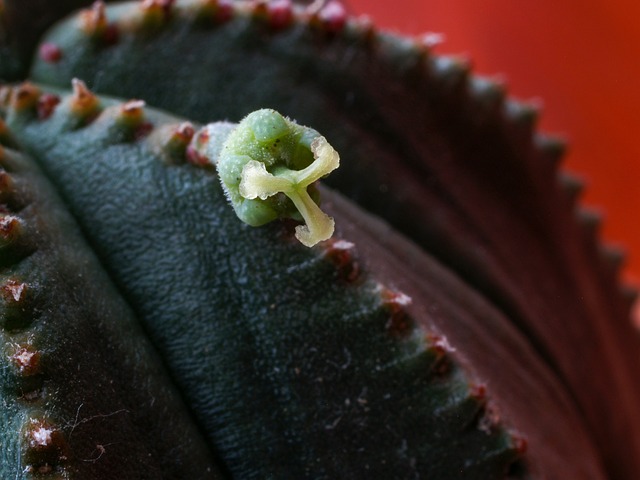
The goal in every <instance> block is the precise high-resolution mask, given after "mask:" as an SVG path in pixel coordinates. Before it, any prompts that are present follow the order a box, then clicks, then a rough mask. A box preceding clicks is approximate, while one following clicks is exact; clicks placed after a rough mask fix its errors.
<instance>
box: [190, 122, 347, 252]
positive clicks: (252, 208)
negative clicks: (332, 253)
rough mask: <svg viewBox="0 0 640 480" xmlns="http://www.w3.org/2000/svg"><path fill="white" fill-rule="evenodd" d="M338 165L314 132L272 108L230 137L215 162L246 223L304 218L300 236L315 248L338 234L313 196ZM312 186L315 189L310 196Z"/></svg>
mask: <svg viewBox="0 0 640 480" xmlns="http://www.w3.org/2000/svg"><path fill="white" fill-rule="evenodd" d="M202 153H203V154H206V150H205V151H204V152H202ZM339 161H340V159H339V156H338V153H337V152H336V151H335V150H334V149H333V148H332V147H331V145H329V143H328V142H327V140H326V139H325V138H324V137H322V136H321V135H320V134H319V133H318V132H316V131H315V130H312V129H310V128H306V127H301V126H299V125H297V124H296V123H294V122H291V121H290V120H287V119H285V118H284V117H283V116H282V115H280V114H279V113H277V112H275V111H273V110H259V111H256V112H253V113H251V114H250V115H248V116H247V117H246V118H245V119H244V120H242V122H240V124H239V125H238V127H237V128H236V129H235V130H234V131H233V132H232V133H231V134H230V135H229V137H228V138H227V140H226V142H225V144H224V146H223V147H222V151H221V152H220V156H219V158H218V159H217V160H216V161H215V164H216V167H217V170H218V174H219V175H220V180H221V182H222V185H223V187H224V189H225V192H226V193H227V196H228V198H229V200H230V201H231V204H232V205H233V208H234V210H235V211H236V214H237V215H238V217H239V218H240V219H241V220H242V221H243V222H245V223H248V224H249V225H253V226H259V225H263V224H265V223H268V222H270V221H272V220H274V219H276V218H287V217H289V218H299V217H302V219H303V220H304V221H305V223H306V225H305V226H299V227H296V237H297V238H298V240H300V242H301V243H302V244H304V245H306V246H307V247H311V246H313V245H315V244H317V243H318V242H320V241H323V240H328V239H329V238H330V237H331V235H332V234H333V230H334V222H333V219H332V218H330V217H329V216H328V215H326V214H325V213H323V212H322V211H321V210H320V209H319V208H318V206H317V204H316V201H315V200H314V199H313V198H312V195H313V196H315V197H317V193H316V190H315V188H314V186H313V184H314V183H315V182H316V181H318V180H319V179H320V178H322V177H324V176H326V175H328V174H329V173H330V172H332V171H333V170H335V169H336V168H338V165H339ZM308 188H313V192H312V193H311V194H310V193H309V192H308V191H307V189H308ZM278 194H284V195H285V196H286V197H287V198H288V199H289V200H290V202H287V201H286V200H284V199H283V198H282V197H281V195H278Z"/></svg>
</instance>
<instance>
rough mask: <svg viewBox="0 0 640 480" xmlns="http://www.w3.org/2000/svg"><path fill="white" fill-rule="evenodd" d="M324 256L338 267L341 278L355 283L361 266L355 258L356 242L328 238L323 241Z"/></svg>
mask: <svg viewBox="0 0 640 480" xmlns="http://www.w3.org/2000/svg"><path fill="white" fill-rule="evenodd" d="M323 246H324V256H325V257H326V258H328V259H329V260H330V261H331V262H332V263H333V264H334V265H335V267H336V271H337V273H338V276H339V277H340V279H342V280H344V281H346V282H348V283H353V282H355V281H356V280H357V279H358V276H359V274H360V266H359V265H358V262H357V261H356V260H355V259H354V255H353V253H354V244H353V243H351V242H348V241H346V240H333V239H331V240H327V241H326V242H324V243H323Z"/></svg>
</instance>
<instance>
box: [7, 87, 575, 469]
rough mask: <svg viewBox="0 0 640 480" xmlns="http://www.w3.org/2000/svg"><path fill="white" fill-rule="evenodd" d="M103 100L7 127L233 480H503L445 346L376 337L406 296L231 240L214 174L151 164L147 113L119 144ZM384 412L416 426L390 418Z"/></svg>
mask: <svg viewBox="0 0 640 480" xmlns="http://www.w3.org/2000/svg"><path fill="white" fill-rule="evenodd" d="M68 103H69V100H68V99H67V98H63V99H62V101H61V103H60V105H67V104H68ZM100 103H101V104H102V105H104V106H105V109H104V110H103V113H102V114H101V115H100V116H99V117H97V118H95V119H94V121H93V122H92V123H90V124H88V125H85V126H84V127H82V128H80V129H78V128H71V127H70V126H69V125H70V122H69V119H68V117H69V116H70V115H73V112H71V111H69V110H67V109H64V108H59V109H56V110H55V112H54V113H53V114H52V115H51V116H50V117H48V118H47V119H46V120H44V121H40V120H36V119H29V118H26V117H25V115H24V112H19V114H15V113H14V112H13V111H9V112H8V114H7V119H8V122H9V124H10V125H11V126H12V127H13V128H15V134H16V135H17V136H18V138H20V141H21V142H22V143H23V144H24V145H25V146H26V147H27V148H28V149H29V150H30V151H31V152H33V153H34V154H35V155H36V156H37V157H38V158H39V160H40V161H41V163H42V165H43V166H44V168H45V170H46V172H47V173H48V175H50V176H51V178H53V179H54V182H55V183H56V185H57V187H58V188H59V189H60V191H61V193H62V195H63V197H64V198H65V200H66V202H67V204H68V205H69V207H70V209H71V211H72V212H73V213H74V216H75V217H76V218H77V219H78V220H79V222H80V224H81V226H82V229H83V232H84V233H85V235H87V237H88V238H89V241H90V242H91V244H92V245H93V247H94V248H95V250H96V251H97V252H99V256H100V258H101V260H102V261H103V262H104V264H105V265H107V266H108V267H107V268H108V270H109V273H110V275H111V276H112V278H114V280H115V282H116V284H117V285H118V286H119V288H120V289H122V291H124V292H126V296H127V298H128V300H129V302H130V303H131V305H132V307H133V309H134V311H135V312H136V314H137V315H138V317H139V318H140V320H141V321H142V323H143V324H144V326H145V329H146V331H148V332H149V334H150V336H151V338H152V340H153V342H154V344H155V345H156V347H157V348H158V349H159V351H160V353H161V354H162V357H163V358H164V360H165V361H166V363H167V365H169V368H170V369H171V371H172V375H171V377H172V378H175V379H176V381H177V382H178V385H179V387H180V390H181V391H182V392H183V394H184V396H185V398H186V399H187V401H188V402H189V404H190V407H191V408H192V410H193V411H194V412H195V415H196V417H197V419H198V422H199V425H200V426H202V427H203V428H204V430H205V432H206V435H207V438H208V440H209V442H210V444H211V445H212V446H213V448H214V451H215V452H216V453H217V456H219V458H221V459H223V461H224V464H225V468H226V469H228V470H229V471H230V472H231V474H232V475H233V476H235V477H240V478H264V477H265V476H267V475H275V476H276V477H279V478H319V477H320V478H336V476H340V475H346V476H347V477H351V478H357V477H361V476H363V475H365V474H366V471H367V470H369V469H374V470H375V471H376V472H379V474H380V475H383V476H387V477H389V476H391V477H393V476H400V477H403V478H407V477H411V476H415V475H417V474H420V475H424V474H429V475H430V476H431V477H432V478H474V477H478V476H480V477H483V478H501V477H502V475H503V474H504V472H506V471H507V470H508V469H509V466H510V465H511V464H512V463H513V462H514V461H516V460H518V459H519V457H520V455H521V453H519V452H520V450H519V448H518V447H517V446H516V445H517V441H516V440H515V437H512V436H511V435H510V434H509V433H508V432H507V431H506V430H505V429H504V427H502V426H501V425H500V423H499V422H496V421H495V420H491V419H490V417H487V419H486V420H482V419H484V418H485V415H484V413H483V412H484V407H483V405H484V402H485V400H484V397H483V396H477V394H476V393H474V392H475V390H474V388H473V387H472V382H471V381H470V379H469V376H468V373H466V372H465V369H464V368H461V367H460V366H459V365H458V363H457V361H456V359H455V352H453V349H452V348H451V347H449V344H448V343H447V341H446V340H444V337H442V336H441V335H440V334H437V333H436V332H430V329H429V326H428V323H429V322H426V323H422V321H420V323H415V322H414V321H413V320H410V319H409V318H410V316H409V317H408V318H407V321H409V325H410V326H409V328H408V329H406V330H404V331H403V333H402V334H401V335H399V336H398V335H397V333H396V332H398V331H399V330H398V329H397V328H396V327H394V328H390V325H391V324H389V315H390V313H391V312H395V313H393V316H395V317H397V316H398V315H399V313H398V309H401V310H404V309H405V308H407V305H408V302H407V301H404V300H402V299H403V298H405V297H404V296H402V295H399V296H397V295H389V294H388V293H385V292H387V290H383V289H381V287H380V285H379V284H378V283H377V281H375V280H374V279H373V278H372V277H371V276H370V275H368V274H364V273H361V274H360V275H359V276H358V281H356V282H351V283H348V284H347V285H345V284H344V282H343V280H341V277H340V276H338V275H337V270H336V266H334V264H333V263H332V261H330V259H331V258H332V257H331V256H325V254H324V253H323V250H322V248H321V247H316V248H315V249H307V248H304V247H302V246H300V245H297V244H296V243H295V242H294V243H292V242H290V241H288V240H287V238H288V234H287V230H288V229H289V226H288V224H286V223H284V224H278V225H272V226H265V227H264V228H262V229H247V228H244V227H243V225H242V223H241V222H240V221H239V220H238V219H237V218H236V217H235V215H234V214H233V213H232V212H231V209H230V208H229V206H228V205H227V201H226V199H225V195H224V193H223V192H222V189H221V188H220V185H219V181H218V179H217V177H216V175H215V174H214V173H213V172H211V170H209V169H207V168H201V167H198V166H193V165H192V164H190V163H188V162H185V163H179V164H176V163H167V162H166V161H164V160H163V157H162V155H161V154H158V152H159V151H158V149H157V147H156V145H157V143H158V137H157V134H156V133H155V131H156V129H157V131H158V132H165V134H166V132H169V131H171V128H169V127H168V125H171V124H173V125H181V124H183V123H184V121H183V120H181V119H170V118H168V117H166V116H165V115H162V114H156V113H154V112H153V111H152V110H150V109H149V108H146V107H145V112H144V117H145V119H146V121H147V122H149V123H150V124H152V125H153V126H154V127H153V129H154V131H153V132H150V133H149V134H148V135H146V136H137V137H129V136H122V135H120V134H119V132H118V131H116V130H114V129H113V124H114V122H115V120H114V118H113V116H112V115H113V113H112V112H121V111H122V109H123V105H126V103H125V104H120V105H118V104H114V103H113V102H112V101H109V100H108V99H103V100H101V102H100ZM267 122H268V120H267ZM266 126H268V123H265V124H257V125H256V128H258V129H260V128H263V127H266ZM236 131H237V130H236ZM232 132H235V131H232ZM233 134H234V133H231V135H233ZM195 138H197V134H196V135H194V139H195ZM211 138H215V137H211ZM210 141H211V140H209V142H210ZM249 147H250V146H248V147H247V148H249ZM208 148H211V149H212V151H217V152H220V151H222V150H223V148H222V146H221V145H219V146H218V147H213V146H210V147H208ZM185 155H186V153H185ZM307 161H308V160H307ZM311 165H313V163H312V164H311ZM296 175H297V173H296ZM316 177H317V175H314V176H312V179H315V178H316ZM106 178H109V179H111V180H112V181H113V182H116V185H113V184H112V183H111V181H110V182H105V181H104V180H103V179H106ZM114 187H115V188H116V189H117V190H118V192H119V193H118V195H117V198H113V196H112V195H111V192H113V188H114ZM107 198H109V200H108V201H106V200H107ZM176 199H178V202H179V204H178V205H176V204H175V203H174V202H175V201H176ZM116 211H117V212H119V213H118V215H114V212H116ZM176 225H180V227H179V228H177V229H176ZM122 243H124V244H126V245H128V248H126V249H122V248H120V245H121V244H122ZM319 248H320V249H319ZM328 248H332V247H328ZM168 251H170V252H173V254H172V257H171V261H168V262H167V261H166V259H167V252H168ZM229 258H233V259H234V263H233V268H229V264H228V260H229ZM176 264H177V265H179V266H180V267H178V268H176ZM273 265H278V268H277V269H276V270H273V269H272V268H271V267H272V266H273ZM278 279H280V280H279V281H278ZM274 280H276V281H274ZM284 281H286V287H284V288H283V287H282V286H281V283H280V282H284ZM257 285H260V286H261V287H260V290H259V291H260V293H259V294H257V292H258V290H256V289H255V287H256V286H257ZM167 287H169V290H167ZM176 299H181V300H180V302H177V301H176ZM398 299H400V300H398ZM184 301H186V307H185V303H184ZM185 312H187V313H188V314H187V315H185ZM457 315H459V313H454V311H451V316H452V317H455V316H457ZM425 320H426V319H425ZM417 321H418V319H416V322H417ZM396 323H397V322H396ZM502 325H503V328H504V325H505V322H502ZM185 348H186V349H187V350H188V352H187V350H185ZM543 371H544V367H543ZM394 391H396V392H403V393H402V395H396V394H394V393H393V392H394ZM551 408H559V406H558V405H556V406H552V407H551ZM385 410H395V411H398V410H406V411H407V412H413V414H412V415H411V416H405V415H402V416H399V417H397V418H396V419H395V420H394V418H392V417H388V416H386V415H385V414H384V411H385ZM381 418H384V421H383V422H379V420H378V419H381ZM396 422H399V423H396ZM427 431H428V432H432V433H431V434H429V435H427V436H426V437H425V436H424V434H425V432H427ZM394 432H396V433H394ZM400 432H402V433H400ZM371 439H375V442H373V443H371V442H370V440H371ZM583 441H584V439H582V440H579V442H583ZM443 451H446V452H447V455H442V452H443Z"/></svg>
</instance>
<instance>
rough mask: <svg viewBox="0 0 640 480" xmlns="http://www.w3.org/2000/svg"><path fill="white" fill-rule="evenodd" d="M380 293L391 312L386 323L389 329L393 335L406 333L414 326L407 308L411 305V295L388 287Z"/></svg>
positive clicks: (386, 307)
mask: <svg viewBox="0 0 640 480" xmlns="http://www.w3.org/2000/svg"><path fill="white" fill-rule="evenodd" d="M380 295H381V297H382V302H383V307H384V309H385V310H386V311H387V312H388V314H389V319H388V320H387V323H386V325H385V327H386V329H387V331H388V332H389V333H391V334H393V335H398V336H403V335H406V334H407V333H408V332H409V331H410V330H411V328H412V326H413V324H412V321H411V318H410V317H409V315H408V314H407V312H406V308H407V307H408V306H409V305H411V302H412V300H411V297H409V296H408V295H405V294H404V293H402V292H395V291H393V290H389V289H386V288H385V289H383V290H382V292H381V294H380Z"/></svg>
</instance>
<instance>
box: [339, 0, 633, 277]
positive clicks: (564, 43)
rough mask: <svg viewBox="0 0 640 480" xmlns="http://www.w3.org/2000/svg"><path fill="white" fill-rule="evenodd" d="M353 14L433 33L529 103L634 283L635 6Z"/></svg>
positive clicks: (411, 0) (460, 1)
mask: <svg viewBox="0 0 640 480" xmlns="http://www.w3.org/2000/svg"><path fill="white" fill-rule="evenodd" d="M347 3H348V5H349V7H350V10H351V11H352V12H353V13H355V14H367V15H368V16H369V17H370V18H371V19H372V20H373V21H374V23H375V24H376V25H378V26H379V27H381V28H384V29H387V30H393V31H397V32H401V33H405V34H409V35H419V34H422V33H426V32H436V33H442V34H443V35H444V38H445V42H444V43H443V44H442V45H440V46H438V47H436V52H437V53H455V54H464V55H466V56H468V57H469V58H471V59H472V61H473V65H474V69H475V71H476V72H477V73H479V74H483V75H490V76H491V75H496V74H499V75H500V76H501V77H502V78H504V79H505V80H506V83H507V85H508V87H509V91H510V94H511V95H512V96H515V97H517V98H521V99H525V100H527V99H539V100H541V102H542V105H543V113H542V119H541V123H540V129H541V130H543V131H548V132H551V133H558V134H562V135H563V136H565V137H566V138H567V139H568V140H569V142H570V148H569V154H568V156H567V158H566V160H565V163H564V168H565V169H567V170H570V171H572V172H577V173H579V174H581V176H582V177H583V178H584V179H585V180H586V181H587V189H586V191H585V194H584V196H583V200H582V202H583V204H585V205H588V206H595V207H598V208H599V209H601V211H602V212H603V213H604V214H605V222H604V228H603V236H604V238H605V239H606V240H607V241H608V242H612V243H615V244H619V245H622V246H623V247H625V248H626V249H627V251H628V253H629V258H628V262H627V268H626V269H625V277H626V278H627V279H629V278H631V279H632V280H634V281H635V282H636V283H637V282H638V280H639V279H640V225H639V224H638V219H639V215H638V210H639V207H640V2H639V1H638V0H612V1H606V0H600V1H598V0H564V1H563V2H551V1H539V0H538V1H533V0H531V1H523V0H393V1H391V2H390V1H389V0H347Z"/></svg>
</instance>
